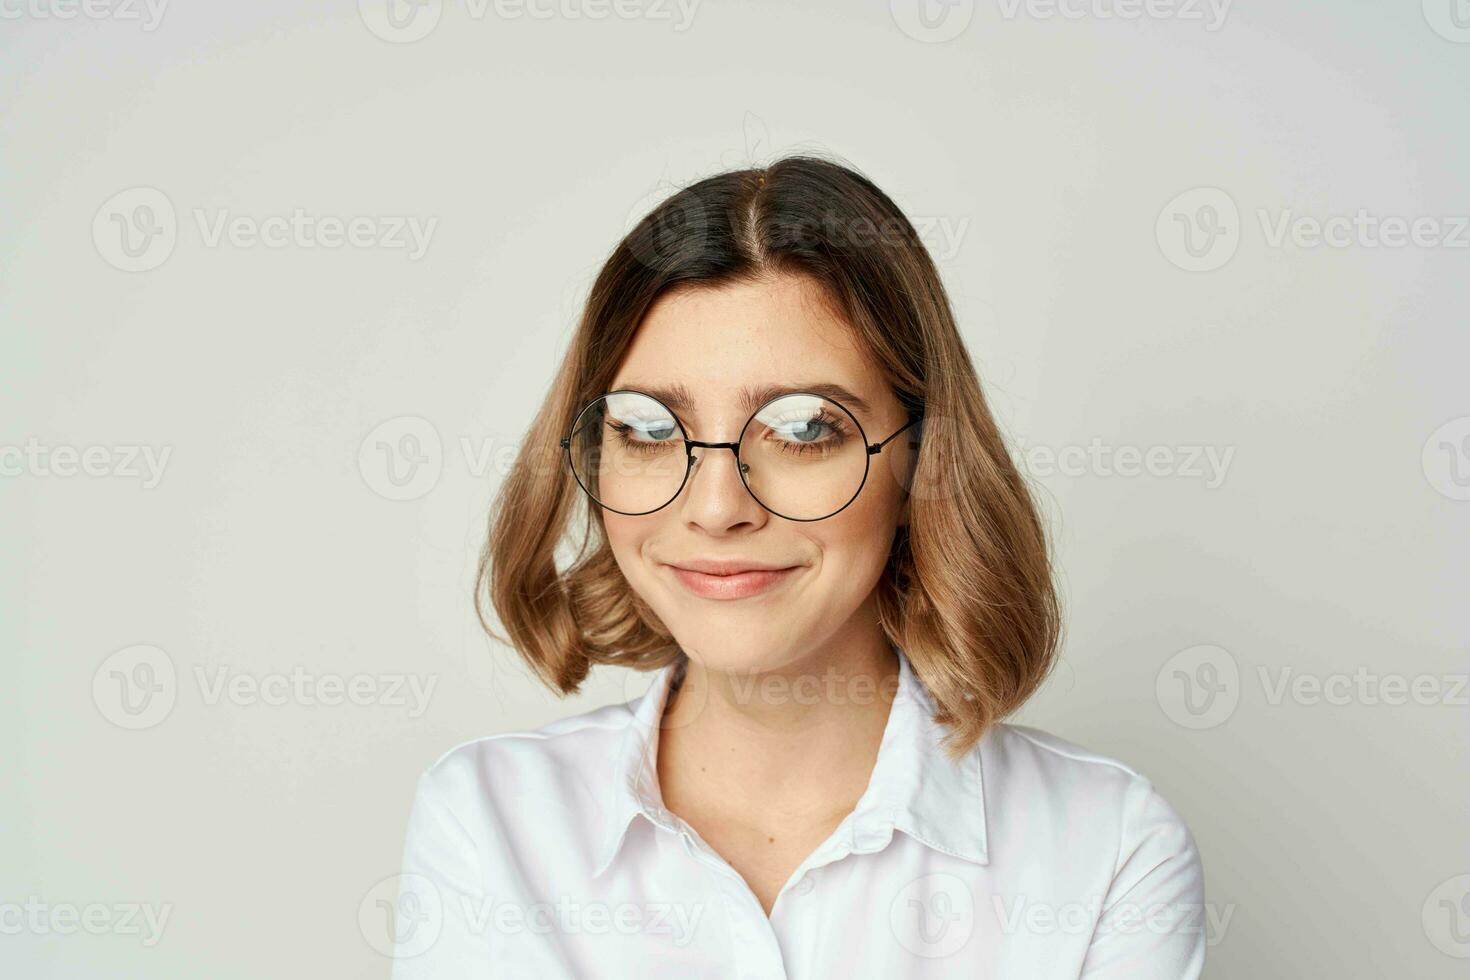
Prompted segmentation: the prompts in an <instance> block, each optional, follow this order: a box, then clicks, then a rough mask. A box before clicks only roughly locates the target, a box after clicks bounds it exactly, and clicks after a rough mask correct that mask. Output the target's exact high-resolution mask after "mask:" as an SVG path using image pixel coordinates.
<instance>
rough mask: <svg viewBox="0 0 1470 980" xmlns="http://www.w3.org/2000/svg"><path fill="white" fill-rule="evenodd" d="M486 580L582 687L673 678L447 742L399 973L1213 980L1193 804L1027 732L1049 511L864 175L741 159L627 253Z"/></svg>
mask: <svg viewBox="0 0 1470 980" xmlns="http://www.w3.org/2000/svg"><path fill="white" fill-rule="evenodd" d="M584 504H585V509H583V508H582V505H584ZM578 515H583V525H582V526H583V528H584V530H585V534H584V535H583V536H582V540H581V550H580V552H579V553H578V554H577V555H575V556H574V557H572V558H570V559H567V560H564V561H563V562H561V563H560V565H559V564H558V562H557V561H556V560H555V555H556V551H557V548H558V545H559V544H560V543H561V542H562V541H563V539H564V536H565V532H566V530H567V528H568V525H569V524H571V523H572V522H573V520H574V518H576V517H577V516H578ZM478 591H479V593H480V595H481V596H482V597H483V599H484V601H485V602H488V604H490V605H493V607H494V613H495V614H497V615H498V617H499V619H500V621H501V623H502V624H503V625H504V627H505V628H506V631H507V634H508V635H507V636H505V637H500V636H499V635H498V634H496V633H495V631H494V630H493V629H492V628H491V627H490V626H489V625H488V624H487V625H486V629H487V630H489V631H490V632H491V635H493V636H496V637H497V638H498V639H502V640H503V642H506V643H507V644H509V645H511V646H513V647H514V648H516V649H517V650H519V651H520V653H521V655H522V656H523V657H524V658H525V659H526V661H527V662H528V663H529V664H530V665H531V667H532V668H534V670H535V671H536V672H537V673H538V675H539V676H540V677H541V678H542V679H543V680H544V681H545V682H546V683H547V684H548V685H549V686H551V687H552V688H553V689H555V690H556V691H558V692H560V693H563V694H566V693H571V692H574V691H576V690H577V689H578V687H579V685H580V684H581V682H582V680H583V679H584V678H585V677H586V676H587V674H588V671H589V668H590V667H591V666H592V665H594V664H615V665H620V666H624V667H631V668H633V669H634V670H636V671H640V672H645V673H650V674H651V675H652V681H653V682H652V685H651V687H650V688H649V689H648V691H647V693H646V694H644V695H643V696H642V697H641V698H638V699H636V700H634V701H631V702H630V703H628V704H626V705H614V706H610V707H605V708H601V709H598V710H595V711H591V712H588V713H585V714H582V715H578V716H576V717H573V718H567V719H563V720H561V721H557V722H553V723H551V724H549V725H546V726H544V727H542V728H539V729H537V730H535V731H526V732H510V733H504V734H499V735H493V736H489V737H487V738H481V739H478V740H475V741H472V742H469V743H466V744H464V745H461V746H459V747H457V748H455V749H453V750H451V751H450V752H448V753H447V754H446V755H445V756H443V757H442V758H441V759H440V760H439V761H438V762H436V763H435V764H434V765H433V766H432V767H430V768H429V770H428V771H427V772H426V773H425V774H424V776H423V777H422V779H421V781H420V784H419V787H418V795H417V798H416V801H415V804H414V808H413V812H412V815H411V818H410V827H409V831H408V838H407V844H406V848H405V858H404V876H403V878H402V881H401V890H400V906H399V908H398V909H397V910H396V911H397V913H398V915H397V920H396V921H397V923H398V927H397V940H398V945H397V949H396V958H395V973H394V976H395V977H397V978H399V980H403V978H407V977H418V976H423V977H436V978H446V977H491V976H494V977H517V978H519V977H534V978H548V977H624V976H626V977H640V978H643V977H678V978H690V977H699V978H703V977H718V978H737V980H738V978H760V980H774V978H780V977H791V978H827V977H875V978H877V977H881V978H884V980H892V978H897V977H967V978H973V977H1014V978H1025V980H1037V978H1054V977H1069V978H1070V977H1085V978H1088V980H1104V978H1109V980H1111V978H1125V977H1126V978H1129V980H1154V978H1157V980H1165V978H1167V980H1178V978H1191V977H1198V976H1199V974H1200V971H1201V968H1202V964H1203V960H1204V949H1205V938H1204V933H1203V931H1202V928H1201V926H1202V919H1201V913H1202V902H1203V894H1202V892H1203V884H1202V873H1201V867H1200V862H1199V857H1198V853H1197V851H1196V849H1195V846H1194V842H1193V840H1192V838H1191V836H1190V833H1189V831H1188V829H1187V828H1186V827H1185V825H1184V823H1183V822H1182V821H1181V819H1180V818H1179V816H1178V815H1177V814H1176V813H1175V811H1174V810H1173V809H1171V807H1170V806H1169V804H1168V803H1167V802H1165V801H1164V800H1163V798H1162V797H1161V796H1160V795H1159V794H1158V793H1157V792H1156V791H1155V790H1154V789H1153V788H1152V786H1151V784H1150V783H1149V781H1148V780H1147V779H1145V778H1144V777H1143V776H1141V775H1139V774H1138V773H1137V772H1135V771H1134V770H1132V769H1130V768H1129V767H1127V766H1126V765H1124V764H1122V763H1119V762H1115V761H1113V760H1110V759H1107V758H1103V757H1101V756H1098V755H1096V754H1094V753H1091V752H1088V751H1087V750H1085V749H1082V748H1079V747H1077V746H1075V745H1071V744H1069V743H1067V742H1064V741H1061V740H1060V739H1057V738H1054V737H1052V736H1050V735H1047V734H1045V733H1043V732H1040V731H1036V730H1033V729H1027V728H1021V727H1016V726H1010V725H1006V724H1004V723H1003V722H1002V721H1001V719H1003V718H1004V717H1005V716H1006V715H1007V714H1008V713H1010V712H1011V711H1013V710H1014V709H1015V708H1017V707H1018V706H1019V705H1020V704H1021V703H1022V702H1023V701H1025V699H1026V698H1027V697H1028V696H1029V695H1030V694H1031V693H1032V692H1033V691H1034V690H1035V689H1036V687H1037V685H1038V684H1039V683H1040V682H1041V681H1042V680H1043V679H1044V677H1045V676H1046V674H1047V672H1048V669H1049V668H1050V666H1051V664H1052V661H1053V657H1054V652H1055V648H1056V644H1057V638H1058V631H1059V617H1058V612H1057V603H1056V598H1055V595H1054V592H1053V587H1052V582H1051V572H1050V565H1049V561H1048V557H1047V549H1046V541H1045V535H1044V532H1043V528H1042V526H1041V523H1040V521H1039V519H1038V515H1037V511H1036V508H1035V506H1034V504H1033V501H1032V499H1031V497H1030V495H1029V494H1028V492H1027V489H1026V486H1025V483H1024V481H1023V479H1022V477H1021V475H1020V474H1019V473H1018V472H1017V470H1016V468H1015V466H1014V465H1013V464H1012V461H1011V459H1010V457H1009V455H1008V453H1007V451H1006V448H1005V446H1004V443H1003V441H1002V438H1001V436H1000V434H999V432H998V430H997V428H996V425H995V422H994V420H993V419H992V418H991V415H990V412H989V410H988V409H987V407H986V404H985V399H984V397H983V395H982V394H981V390H980V387H979V383H978V381H977V378H976V375H975V371H974V368H973V366H972V365H971V362H970V360H969V357H968V355H967V353H966V351H965V349H964V346H963V343H962V341H961V338H960V336H959V333H958V331H957V329H956V326H955V322H954V319H953V315H952V313H951V310H950V307H949V303H948V300H947V298H946V296H945V294H944V290H943V288H942V286H941V284H940V281H939V276H938V274H937V272H936V270H935V267H934V265H933V263H932V262H931V260H930V258H929V256H928V254H927V253H926V251H925V249H924V247H923V245H922V243H921V242H920V241H919V239H918V236H917V234H916V233H915V231H914V228H913V226H912V225H911V224H910V223H909V222H908V221H907V220H906V219H905V218H904V216H903V214H902V213H901V212H900V211H899V209H898V208H897V206H896V205H895V204H894V203H893V201H891V200H890V199H889V198H888V197H887V195H885V194H884V193H883V192H882V191H881V190H879V189H878V188H877V187H876V186H874V185H873V184H872V183H871V182H870V181H869V180H867V179H866V178H864V177H863V176H861V175H859V174H857V173H855V172H854V171H852V170H851V169H849V168H847V167H844V166H841V165H838V164H836V163H832V162H828V161H824V160H821V159H815V158H811V157H789V158H786V159H782V160H779V161H777V162H776V163H774V164H772V165H771V166H769V167H766V168H764V169H758V170H756V169H752V170H740V171H735V172H730V173H724V174H720V175H717V176H714V177H711V178H709V179H706V180H703V181H700V182H699V183H696V184H694V185H692V186H690V187H688V188H686V189H685V190H683V191H681V192H679V193H677V194H675V195H674V196H673V197H671V198H670V199H669V200H667V201H666V202H664V203H663V204H662V205H660V206H659V207H657V208H656V209H655V210H654V211H653V212H652V213H651V214H650V215H649V216H648V217H646V218H645V219H644V220H643V221H642V222H641V223H640V224H639V225H638V226H637V227H636V228H635V229H633V230H632V231H631V232H630V233H629V234H628V236H627V237H626V238H625V239H624V240H623V241H622V242H620V243H619V244H618V246H617V247H616V249H615V250H614V251H613V253H612V255H611V257H610V258H609V259H608V260H607V262H606V264H605V265H604V266H603V268H602V270H601V273H600V274H599V276H598V277H597V280H596V283H595V285H594V286H593V288H592V292H591V295H590V297H589V298H588V301H587V306H586V310H585V313H584V315H583V318H582V322H581V326H580V329H579V330H578V332H577V335H576V337H575V339H574V341H573V344H572V348H571V351H570V353H569V355H568V356H567V358H566V360H565V362H564V363H563V365H562V367H561V370H560V373H559V374H558V376H557V379H556V382H555V384H554V386H553V387H552V390H551V393H550V395H549V396H548V397H547V399H546V401H545V404H544V405H543V407H542V410H541V412H540V415H539V416H538V420H537V422H536V423H535V424H534V425H533V426H532V428H531V430H530V432H529V433H528V437H527V440H526V442H525V443H524V445H523V448H522V450H521V454H520V457H519V459H518V460H517V462H516V465H515V468H514V470H513V472H512V473H511V474H510V477H509V479H508V481H507V483H506V485H505V487H504V488H503V491H502V494H501V497H500V498H499V500H498V501H497V506H496V513H495V516H494V518H493V521H492V525H491V530H490V535H489V540H488V542H487V544H486V547H485V550H484V553H483V556H482V560H481V567H480V588H479V590H478ZM482 604H483V603H482ZM482 622H485V617H484V610H482Z"/></svg>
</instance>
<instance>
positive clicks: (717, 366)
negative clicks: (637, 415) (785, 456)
mask: <svg viewBox="0 0 1470 980" xmlns="http://www.w3.org/2000/svg"><path fill="white" fill-rule="evenodd" d="M610 387H611V388H625V387H626V388H637V389H639V390H643V391H649V392H650V393H653V389H655V388H657V389H660V390H663V391H666V392H668V391H672V392H674V393H678V394H685V395H689V396H692V397H691V398H690V399H689V400H690V401H691V402H692V404H689V405H685V406H680V405H675V404H672V402H671V403H670V407H671V408H673V409H675V410H676V411H681V412H682V411H687V412H688V413H689V414H690V415H691V416H694V415H698V409H699V408H700V407H703V408H705V409H706V410H707V411H708V412H715V411H719V412H722V413H724V412H728V413H730V414H740V413H744V414H749V413H750V412H752V411H754V410H755V409H756V408H758V407H759V406H760V404H762V403H763V402H764V401H765V400H767V399H768V398H770V397H773V395H774V394H775V393H779V391H781V390H792V389H797V388H800V389H803V390H816V391H817V393H818V394H826V395H828V396H829V397H834V398H836V400H837V401H839V402H842V403H843V404H844V405H847V406H848V407H849V408H852V409H853V410H854V411H856V412H858V414H859V415H862V414H867V413H870V412H871V409H872V407H873V406H875V405H876V404H877V403H878V401H879V395H880V393H881V392H882V391H883V388H884V384H883V378H882V376H881V374H880V373H879V372H878V370H877V369H876V367H875V366H874V365H872V364H870V363H869V362H868V359H867V357H866V356H865V355H864V354H863V352H862V351H861V350H859V349H858V347H857V345H856V343H855V338H854V336H853V333H852V329H851V328H850V327H849V326H848V325H847V323H846V322H845V321H844V320H843V319H842V317H841V316H840V315H839V314H838V312H837V311H836V310H835V309H833V308H832V307H831V304H830V303H829V302H828V300H827V296H826V294H825V293H824V292H823V291H822V289H821V287H820V286H818V285H816V284H815V283H813V282H812V281H811V280H809V279H805V278H802V277H795V276H782V277H778V278H775V279H770V280H761V281H758V282H741V283H731V284H727V285H722V286H715V287H695V288H691V289H684V290H679V291H677V292H673V293H666V294H665V295H663V296H662V297H660V298H659V300H658V301H657V302H656V303H655V304H654V306H653V307H652V309H650V310H649V311H648V314H647V315H646V316H645V317H644V318H643V322H642V323H641V324H639V327H638V331H637V333H636V334H635V335H634V338H633V343H632V344H631V345H630V347H629V349H628V353H627V355H626V356H625V357H624V359H623V363H622V364H621V365H620V367H619V369H618V371H617V373H616V374H615V375H614V379H613V382H612V384H611V385H610ZM680 389H682V391H680ZM675 400H680V399H677V398H676V399H675Z"/></svg>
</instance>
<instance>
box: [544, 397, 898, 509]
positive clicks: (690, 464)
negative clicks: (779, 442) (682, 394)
mask: <svg viewBox="0 0 1470 980" xmlns="http://www.w3.org/2000/svg"><path fill="white" fill-rule="evenodd" d="M610 395H641V396H642V397H644V398H647V399H648V400H649V401H651V402H653V403H654V404H656V405H658V406H659V407H660V408H662V409H663V410H664V411H666V412H668V413H669V418H671V419H673V420H674V424H675V425H677V426H678V427H679V435H680V437H681V438H682V439H683V441H684V455H685V460H686V462H685V466H684V477H683V479H681V480H680V481H679V489H677V490H675V491H674V493H673V495H672V496H671V497H669V499H668V500H666V501H664V502H663V503H662V504H659V505H658V506H657V507H655V508H653V510H640V511H633V512H629V511H625V510H618V509H617V508H616V507H609V506H608V505H607V504H605V503H603V502H602V501H601V500H598V499H597V495H596V494H594V493H593V492H592V491H591V489H589V488H588V486H587V485H586V484H585V483H583V482H582V478H581V477H580V476H578V475H577V467H576V466H575V465H574V464H573V463H572V434H573V433H575V432H576V431H577V426H578V423H580V422H581V421H582V416H584V415H586V414H587V410H588V409H589V408H591V407H592V406H593V405H595V404H597V403H598V402H600V401H602V400H603V399H604V398H607V397H609V396H610ZM793 395H810V396H811V397H813V398H820V399H821V400H822V401H825V402H830V403H831V404H833V405H836V406H837V407H838V408H840V409H842V412H843V414H844V415H846V416H847V417H848V418H850V419H852V424H853V425H854V426H856V428H857V431H858V435H859V436H860V437H861V438H862V442H863V445H864V448H865V450H866V452H865V453H864V454H863V479H862V482H861V483H859V484H858V488H857V490H855V491H853V495H852V496H851V497H849V498H848V500H847V503H845V504H843V505H842V506H841V507H839V508H837V509H836V510H834V511H833V512H832V513H830V514H826V515H823V516H822V517H787V516H786V515H785V514H782V513H780V512H779V511H776V510H772V509H771V508H770V507H768V506H766V504H765V502H764V501H762V500H761V498H759V497H757V496H756V495H755V491H754V490H752V489H751V486H750V483H749V482H748V481H747V480H746V479H745V471H746V470H747V469H748V465H747V464H746V463H744V462H742V461H741V459H740V443H741V442H743V441H744V439H745V430H747V429H749V428H750V423H752V422H754V421H755V419H756V416H757V415H759V414H760V413H761V412H764V411H765V410H766V409H767V408H768V407H770V406H771V405H772V404H774V403H775V402H778V401H781V400H782V399H785V398H790V397H791V396H793ZM923 419H924V413H923V412H913V411H911V412H909V420H908V421H907V422H905V423H904V425H903V426H902V427H901V428H899V429H898V430H897V431H895V432H894V433H893V434H892V435H890V436H888V438H886V439H883V440H882V441H880V442H874V443H869V442H868V435H867V433H866V432H864V431H863V424H862V423H861V422H859V421H858V419H857V416H856V415H854V414H853V413H852V412H851V411H850V410H849V409H848V407H847V406H846V405H844V404H842V403H841V402H839V401H837V400H836V399H835V398H832V397H831V396H829V395H820V394H817V393H816V392H814V391H786V392H782V393H781V394H779V395H777V396H775V397H774V398H771V399H769V400H768V401H767V402H766V403H765V404H763V405H761V407H760V408H757V409H756V410H755V411H754V412H751V413H750V418H748V419H746V420H745V424H744V425H743V426H741V427H740V438H739V439H737V440H736V441H734V442H698V441H696V440H694V439H691V438H689V432H688V431H687V430H686V429H685V428H684V423H683V422H682V421H681V420H680V419H679V415H678V413H677V412H675V411H673V410H672V409H670V408H669V406H667V405H665V404H664V403H663V402H661V401H659V400H658V399H657V398H655V397H653V396H652V395H650V394H649V393H648V392H646V391H638V390H637V389H636V388H619V389H617V390H616V391H609V392H606V393H605V394H602V395H598V396H597V397H596V398H594V399H592V400H591V401H589V402H588V403H587V404H585V405H583V406H582V408H581V409H580V410H579V411H578V412H577V414H576V416H575V417H574V418H573V419H572V428H571V432H569V433H568V434H567V435H565V436H563V437H562V440H561V448H562V450H563V451H564V454H565V456H566V461H567V470H568V471H570V472H571V474H572V479H573V480H576V481H577V486H579V487H581V488H582V492H583V493H585V494H587V497H588V499H590V500H591V501H592V502H593V503H595V504H597V506H599V507H602V508H604V509H606V510H610V511H612V512H613V513H614V514H622V515H623V516H625V517H643V516H645V515H648V514H656V513H658V512H659V511H661V510H663V509H664V508H665V507H667V506H669V504H672V503H673V502H674V501H675V500H678V499H679V494H681V493H683V492H684V487H685V486H687V485H688V483H689V474H690V473H691V472H693V470H694V464H695V463H697V462H699V457H697V456H695V455H694V450H695V449H696V448H697V449H728V450H730V452H732V453H734V454H735V468H736V470H737V471H738V472H739V473H740V483H741V485H742V486H744V487H745V492H746V493H748V494H750V497H751V499H752V500H754V501H755V502H756V503H758V504H760V505H761V507H762V509H764V510H767V511H769V512H770V513H772V514H775V515H776V516H777V517H779V518H781V519H783V520H787V521H800V522H802V523H811V522H813V521H825V520H828V519H830V518H833V517H836V516H837V515H838V514H840V513H842V512H843V511H844V510H846V509H847V508H848V507H849V506H850V505H851V504H852V502H853V501H854V500H856V499H857V498H858V495H859V494H861V493H862V492H863V487H865V486H867V485H868V474H869V473H870V472H871V471H872V462H873V457H874V456H876V455H878V453H881V452H882V451H883V447H884V446H887V445H888V444H889V443H890V442H892V441H893V440H894V439H896V438H897V437H898V436H899V434H901V433H903V432H905V431H907V430H908V429H910V428H912V427H913V426H914V425H915V424H917V423H919V422H922V421H923ZM909 446H910V447H911V448H914V449H917V448H918V447H919V443H918V442H917V441H912V440H911V441H910V442H909Z"/></svg>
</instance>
